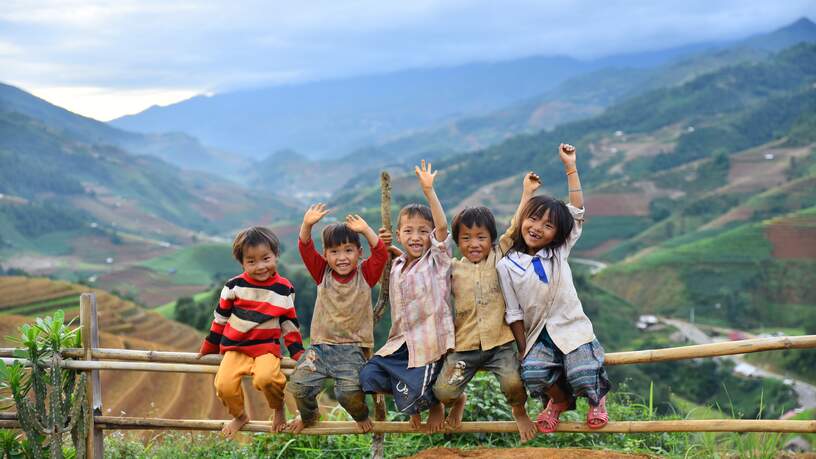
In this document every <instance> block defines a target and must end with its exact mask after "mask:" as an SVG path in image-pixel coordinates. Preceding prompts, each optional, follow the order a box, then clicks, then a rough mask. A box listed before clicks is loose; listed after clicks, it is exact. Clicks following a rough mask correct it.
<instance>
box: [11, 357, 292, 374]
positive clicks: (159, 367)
mask: <svg viewBox="0 0 816 459" xmlns="http://www.w3.org/2000/svg"><path fill="white" fill-rule="evenodd" d="M0 360H3V361H4V362H5V363H6V364H12V363H14V362H20V363H22V364H23V365H25V366H30V362H29V361H28V360H25V359H16V358H9V357H2V358H0ZM61 365H62V368H70V369H72V370H114V371H155V372H162V373H207V374H215V373H216V372H217V371H218V367H217V366H214V365H191V364H186V363H163V362H119V361H110V360H108V361H99V360H63V361H62V363H61ZM282 371H283V374H285V375H290V374H292V371H293V370H292V369H290V368H285V369H283V370H282Z"/></svg>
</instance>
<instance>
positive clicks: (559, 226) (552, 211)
mask: <svg viewBox="0 0 816 459" xmlns="http://www.w3.org/2000/svg"><path fill="white" fill-rule="evenodd" d="M547 211H549V219H550V222H551V223H552V224H553V225H554V226H555V237H553V240H552V241H550V243H549V244H547V245H546V246H544V248H547V249H551V250H555V249H557V248H559V247H561V246H562V245H564V243H565V242H566V241H567V238H568V237H569V235H570V233H572V228H573V227H574V226H575V219H574V218H573V217H572V214H571V213H570V211H569V208H567V205H566V204H565V203H564V201H561V200H558V199H553V198H551V197H549V196H534V197H532V198H530V200H529V201H527V204H525V205H524V208H523V209H522V210H521V214H520V215H519V219H518V224H517V225H516V230H515V231H513V247H511V250H515V251H517V252H523V253H527V251H528V250H529V247H527V243H526V242H524V237H523V236H522V235H521V224H522V223H523V222H524V220H527V219H528V218H530V217H536V218H542V217H543V216H544V214H546V213H547Z"/></svg>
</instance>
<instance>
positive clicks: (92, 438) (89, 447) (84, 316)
mask: <svg viewBox="0 0 816 459" xmlns="http://www.w3.org/2000/svg"><path fill="white" fill-rule="evenodd" d="M79 325H80V328H81V329H82V349H83V350H84V351H85V360H93V355H92V352H93V349H95V348H98V347H99V328H98V326H97V313H96V295H95V294H93V293H83V294H82V295H81V296H80V297H79ZM85 390H86V391H87V392H86V399H87V402H88V403H90V404H91V409H90V416H88V419H87V420H86V422H87V423H88V426H87V428H86V429H85V430H86V432H87V437H86V439H85V451H86V454H87V457H88V458H89V459H94V458H102V457H104V447H105V446H104V438H105V437H104V433H103V431H102V429H100V428H97V427H96V426H95V424H94V416H97V415H100V416H101V415H102V385H101V383H100V379H99V370H90V371H89V372H88V384H87V386H86V387H85Z"/></svg>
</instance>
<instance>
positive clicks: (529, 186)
mask: <svg viewBox="0 0 816 459" xmlns="http://www.w3.org/2000/svg"><path fill="white" fill-rule="evenodd" d="M540 186H541V179H540V178H539V177H538V174H535V173H533V172H528V173H527V174H526V175H525V176H524V182H523V184H522V191H521V201H519V205H518V208H516V213H515V214H513V218H512V219H511V220H510V226H509V227H508V228H507V231H505V232H504V234H502V235H501V236H500V237H499V250H500V251H501V253H502V254H505V253H507V251H508V250H510V247H512V246H513V240H512V239H511V238H512V237H513V232H515V231H516V226H517V225H518V224H519V219H520V218H521V211H522V210H524V206H526V205H527V201H529V200H530V198H532V197H533V196H534V195H535V192H536V190H538V188H539V187H540Z"/></svg>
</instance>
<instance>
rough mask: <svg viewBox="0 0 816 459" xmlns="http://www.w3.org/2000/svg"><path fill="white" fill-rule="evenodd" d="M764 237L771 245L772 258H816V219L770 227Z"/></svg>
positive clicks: (782, 223) (777, 224)
mask: <svg viewBox="0 0 816 459" xmlns="http://www.w3.org/2000/svg"><path fill="white" fill-rule="evenodd" d="M765 237H766V238H767V239H768V240H769V241H770V242H771V244H773V256H774V258H779V259H783V260H785V259H808V258H811V259H813V258H816V219H810V221H796V222H781V223H776V224H773V225H770V226H768V228H766V229H765Z"/></svg>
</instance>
